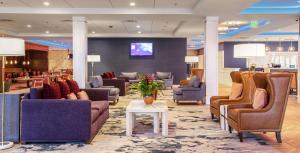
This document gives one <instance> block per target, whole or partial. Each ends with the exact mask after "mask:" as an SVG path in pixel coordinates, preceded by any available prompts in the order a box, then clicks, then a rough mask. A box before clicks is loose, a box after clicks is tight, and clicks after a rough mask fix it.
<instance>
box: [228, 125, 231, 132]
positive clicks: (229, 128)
mask: <svg viewBox="0 0 300 153" xmlns="http://www.w3.org/2000/svg"><path fill="white" fill-rule="evenodd" d="M228 130H229V133H232V128H231V126H229V125H228Z"/></svg>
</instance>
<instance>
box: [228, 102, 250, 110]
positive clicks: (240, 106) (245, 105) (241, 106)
mask: <svg viewBox="0 0 300 153" xmlns="http://www.w3.org/2000/svg"><path fill="white" fill-rule="evenodd" d="M242 108H252V104H250V103H247V102H245V103H241V104H232V105H229V106H228V107H227V109H228V110H229V109H242Z"/></svg>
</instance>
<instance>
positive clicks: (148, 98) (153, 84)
mask: <svg viewBox="0 0 300 153" xmlns="http://www.w3.org/2000/svg"><path fill="white" fill-rule="evenodd" d="M134 86H136V87H137V90H138V91H139V92H140V93H141V95H142V97H143V98H144V102H145V104H147V105H150V104H152V103H153V101H154V96H155V94H156V93H157V90H158V89H160V87H161V83H160V82H157V81H155V80H154V78H153V77H152V76H151V75H144V76H143V77H142V79H141V81H140V82H138V83H137V84H136V85H134Z"/></svg>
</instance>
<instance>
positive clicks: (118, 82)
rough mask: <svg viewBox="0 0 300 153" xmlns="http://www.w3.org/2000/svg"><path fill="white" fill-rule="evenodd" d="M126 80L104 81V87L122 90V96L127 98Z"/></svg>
mask: <svg viewBox="0 0 300 153" xmlns="http://www.w3.org/2000/svg"><path fill="white" fill-rule="evenodd" d="M125 83H126V82H125V79H103V85H104V86H114V87H115V88H119V89H120V96H125V92H126V85H125Z"/></svg>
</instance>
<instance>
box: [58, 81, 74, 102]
mask: <svg viewBox="0 0 300 153" xmlns="http://www.w3.org/2000/svg"><path fill="white" fill-rule="evenodd" d="M58 84H59V87H60V92H61V97H62V98H67V96H68V94H70V93H71V91H70V88H69V85H68V84H67V82H65V81H58Z"/></svg>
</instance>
